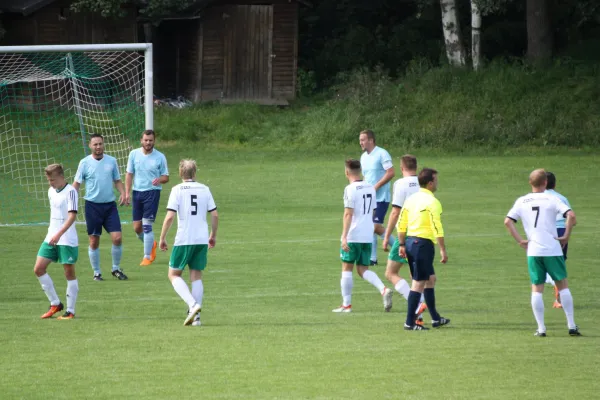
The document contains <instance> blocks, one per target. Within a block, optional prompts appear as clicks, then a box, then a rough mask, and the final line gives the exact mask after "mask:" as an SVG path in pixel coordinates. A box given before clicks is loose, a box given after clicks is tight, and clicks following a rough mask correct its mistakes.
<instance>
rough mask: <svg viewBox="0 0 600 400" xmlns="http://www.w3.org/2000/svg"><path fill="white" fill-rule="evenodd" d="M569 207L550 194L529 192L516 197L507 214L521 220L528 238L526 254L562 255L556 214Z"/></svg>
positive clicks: (564, 211)
mask: <svg viewBox="0 0 600 400" xmlns="http://www.w3.org/2000/svg"><path fill="white" fill-rule="evenodd" d="M570 209H571V207H569V206H567V205H566V204H564V203H562V202H561V201H560V200H559V199H558V197H556V196H553V195H552V194H549V193H529V194H527V195H525V196H522V197H519V198H518V199H517V201H516V202H515V205H514V206H513V207H512V208H511V209H510V211H509V212H508V214H507V216H508V218H510V219H512V220H513V221H515V222H516V221H518V220H521V221H522V222H523V228H524V229H525V234H526V235H527V239H528V240H529V244H528V245H527V255H528V256H537V257H550V256H562V255H563V253H562V248H561V247H560V242H559V241H558V240H556V216H557V215H565V214H566V213H567V211H569V210H570Z"/></svg>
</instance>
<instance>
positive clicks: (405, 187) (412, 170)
mask: <svg viewBox="0 0 600 400" xmlns="http://www.w3.org/2000/svg"><path fill="white" fill-rule="evenodd" d="M400 168H401V169H402V178H400V179H398V180H397V181H396V182H394V190H393V196H392V212H391V213H390V218H389V220H388V225H387V228H386V230H385V235H384V239H383V251H386V252H387V251H389V253H390V254H389V256H388V261H387V266H386V269H385V277H386V279H387V280H388V281H389V282H390V283H391V284H392V285H394V288H395V289H396V291H397V292H398V293H400V294H401V295H402V297H404V298H405V299H406V300H408V295H409V293H410V286H409V285H408V283H407V282H406V281H405V280H404V279H402V277H401V276H400V275H399V274H398V272H399V271H400V268H401V267H402V264H406V263H408V261H407V260H406V258H402V257H400V254H399V250H400V242H399V241H397V240H395V241H394V242H393V244H392V249H391V250H389V249H388V245H389V238H390V237H392V234H393V233H394V228H395V227H396V225H397V223H398V217H399V216H400V210H402V206H403V205H404V201H405V200H406V199H407V198H408V197H409V196H410V195H412V194H413V193H416V192H418V191H419V188H420V186H419V178H418V176H417V158H416V157H415V156H413V155H412V154H405V155H403V156H402V157H401V158H400ZM391 309H392V304H391V302H390V308H389V309H387V310H386V311H390V310H391ZM425 310H427V306H426V305H425V303H424V299H423V298H422V299H421V304H420V305H419V307H418V308H417V313H418V314H419V315H420V314H422V313H423V311H425ZM417 323H422V319H417Z"/></svg>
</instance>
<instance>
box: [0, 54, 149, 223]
mask: <svg viewBox="0 0 600 400" xmlns="http://www.w3.org/2000/svg"><path fill="white" fill-rule="evenodd" d="M151 50H152V47H151V45H149V44H132V45H124V44H120V45H87V46H86V45H75V46H31V47H28V46H19V47H0V225H13V224H15V225H16V224H36V223H48V216H49V210H48V187H49V186H48V182H47V181H46V177H45V174H44V168H45V167H46V166H47V165H49V164H52V163H60V164H62V165H63V166H64V168H65V177H66V179H67V181H68V182H69V183H72V182H73V178H74V176H75V172H76V171H77V166H78V164H79V161H80V160H81V159H82V158H83V157H85V156H86V155H88V154H89V153H90V150H89V148H88V143H89V135H91V134H94V133H97V134H101V135H103V136H104V144H105V152H106V154H109V155H112V156H113V157H115V158H116V159H117V161H118V165H119V169H120V171H121V179H122V180H123V181H124V180H125V176H124V174H125V167H126V163H127V156H128V154H129V151H131V150H132V148H133V146H136V147H137V143H138V141H139V138H140V135H141V132H142V131H143V130H144V129H151V128H152V95H151V93H152V62H151V61H152V60H151ZM83 193H84V190H82V191H81V193H80V196H83ZM80 204H83V203H82V202H81V203H80ZM79 214H80V215H79V216H78V219H79V220H83V213H79Z"/></svg>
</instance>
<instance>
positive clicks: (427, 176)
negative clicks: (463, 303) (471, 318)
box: [397, 168, 450, 331]
mask: <svg viewBox="0 0 600 400" xmlns="http://www.w3.org/2000/svg"><path fill="white" fill-rule="evenodd" d="M437 185H438V178H437V171H436V170H435V169H431V168H423V169H422V170H421V172H419V186H420V187H421V189H420V190H419V191H418V192H417V193H415V194H413V195H412V196H410V197H409V198H408V199H406V201H405V202H404V206H403V207H402V211H401V213H400V220H399V221H398V226H397V229H398V240H399V241H400V250H399V253H400V256H401V257H405V258H407V259H408V265H409V266H410V272H411V275H412V285H411V288H410V293H409V295H408V310H407V313H406V322H405V323H404V329H405V330H407V331H420V330H427V329H428V328H425V327H424V326H422V325H418V324H417V323H416V321H415V313H416V311H417V308H418V307H419V303H420V300H421V294H423V295H424V297H425V303H426V304H427V308H428V309H429V314H431V319H432V321H431V326H432V327H433V328H439V327H440V326H442V325H446V324H448V323H450V320H449V319H447V318H443V317H441V316H440V314H439V313H438V312H437V310H436V308H435V293H434V289H433V288H434V286H435V271H434V269H433V258H434V256H435V247H434V245H435V242H436V240H437V242H438V244H439V246H440V254H441V256H442V260H441V261H442V263H443V264H445V263H446V262H447V261H448V255H447V254H446V246H445V245H444V229H443V228H442V221H441V215H442V205H441V203H440V202H439V200H438V199H436V198H435V197H434V196H433V193H434V192H435V191H436V189H437Z"/></svg>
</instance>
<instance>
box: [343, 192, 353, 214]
mask: <svg viewBox="0 0 600 400" xmlns="http://www.w3.org/2000/svg"><path fill="white" fill-rule="evenodd" d="M344 208H352V209H353V208H354V196H352V190H351V189H350V188H349V187H347V188H346V189H344Z"/></svg>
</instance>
